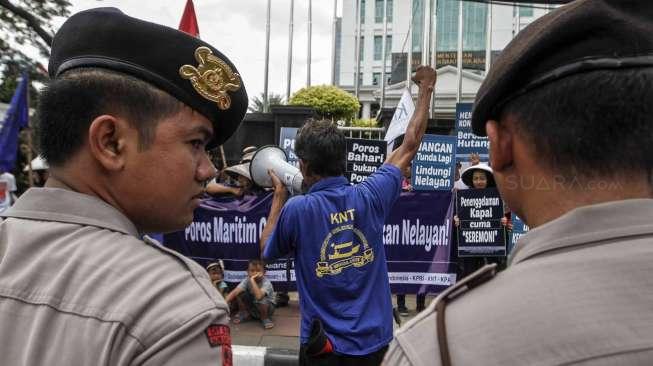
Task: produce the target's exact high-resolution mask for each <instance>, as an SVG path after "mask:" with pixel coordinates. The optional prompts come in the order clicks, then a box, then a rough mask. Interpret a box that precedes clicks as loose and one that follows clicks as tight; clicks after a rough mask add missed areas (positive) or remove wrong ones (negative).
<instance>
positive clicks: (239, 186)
mask: <svg viewBox="0 0 653 366" xmlns="http://www.w3.org/2000/svg"><path fill="white" fill-rule="evenodd" d="M255 152H256V146H248V147H246V148H244V149H243V155H242V158H241V160H240V163H239V164H237V165H233V166H230V167H228V168H226V169H224V174H226V175H228V176H229V177H231V178H232V179H234V180H235V181H236V186H230V185H227V184H222V183H218V182H217V181H216V179H213V180H212V181H211V182H209V184H207V185H206V193H208V194H210V195H212V196H217V195H223V194H232V195H234V196H236V197H242V196H243V195H244V194H248V193H252V192H253V191H255V188H256V185H255V184H254V182H253V181H252V177H251V176H250V174H249V163H250V162H251V161H252V157H253V156H254V153H255Z"/></svg>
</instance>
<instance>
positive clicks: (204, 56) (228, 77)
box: [179, 46, 240, 110]
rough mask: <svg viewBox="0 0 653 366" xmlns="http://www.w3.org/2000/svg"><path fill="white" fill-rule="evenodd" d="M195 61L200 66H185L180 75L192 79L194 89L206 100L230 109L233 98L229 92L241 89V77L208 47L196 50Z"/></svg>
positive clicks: (181, 68)
mask: <svg viewBox="0 0 653 366" xmlns="http://www.w3.org/2000/svg"><path fill="white" fill-rule="evenodd" d="M195 59H196V60H197V62H199V65H198V66H197V67H194V66H191V65H184V66H182V67H180V68H179V75H181V77H182V78H184V79H190V82H191V84H192V85H193V88H195V90H197V92H198V93H200V95H201V96H203V97H204V98H206V99H208V100H211V101H214V102H216V103H217V104H218V108H220V109H222V110H227V109H229V107H230V106H231V97H230V96H229V94H227V92H228V91H236V90H238V89H240V75H238V74H236V73H234V72H233V71H232V70H231V67H229V65H227V63H226V62H224V61H222V60H221V59H220V58H218V57H216V56H215V55H213V52H211V50H210V49H209V48H208V47H204V46H202V47H198V48H197V50H195Z"/></svg>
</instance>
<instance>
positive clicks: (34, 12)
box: [0, 0, 71, 193]
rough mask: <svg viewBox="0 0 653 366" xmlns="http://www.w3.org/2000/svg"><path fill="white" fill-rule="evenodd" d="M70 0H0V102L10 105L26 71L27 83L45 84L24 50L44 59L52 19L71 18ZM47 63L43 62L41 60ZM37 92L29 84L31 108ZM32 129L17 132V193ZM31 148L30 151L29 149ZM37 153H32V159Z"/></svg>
mask: <svg viewBox="0 0 653 366" xmlns="http://www.w3.org/2000/svg"><path fill="white" fill-rule="evenodd" d="M70 6H71V4H70V1H69V0H0V101H2V102H3V103H9V101H11V97H12V95H13V94H14V91H15V90H16V86H18V77H19V76H20V74H21V73H22V72H23V71H27V72H28V74H29V78H30V81H43V82H44V81H46V80H47V72H46V71H45V67H43V66H42V65H41V64H40V63H39V62H38V61H37V60H35V59H33V58H32V57H29V56H27V55H26V53H25V52H24V50H25V49H29V48H32V49H36V50H38V51H39V53H40V55H41V56H42V57H43V58H44V59H47V58H48V57H50V44H51V43H52V37H53V35H54V20H55V19H56V18H57V17H67V16H68V15H70ZM44 62H46V61H44ZM36 94H37V92H36V90H35V89H34V87H33V86H31V85H30V106H32V107H33V106H34V104H35V102H36V100H37V98H36ZM33 132H34V131H33V130H23V131H21V133H20V140H19V154H18V157H17V159H16V166H15V168H14V170H13V174H14V176H15V177H16V183H17V185H18V190H19V193H20V192H22V191H24V190H25V189H26V188H27V186H28V177H27V173H26V172H23V167H24V166H25V165H26V164H28V163H29V161H28V160H29V159H28V158H27V156H28V154H27V153H28V151H29V149H30V147H29V144H28V136H29V134H32V141H34V136H33ZM32 149H33V148H32ZM36 154H37V151H33V157H35V156H36Z"/></svg>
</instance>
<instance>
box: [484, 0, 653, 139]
mask: <svg viewBox="0 0 653 366" xmlns="http://www.w3.org/2000/svg"><path fill="white" fill-rule="evenodd" d="M635 67H653V4H652V2H651V0H577V1H574V2H572V3H570V4H568V5H565V6H562V7H560V8H558V9H556V10H554V11H552V12H550V13H549V14H547V15H545V16H543V17H541V18H539V19H538V20H536V21H535V22H533V23H531V24H530V25H529V26H528V27H526V28H525V29H524V30H523V31H521V32H519V33H518V34H517V36H516V37H515V39H513V40H512V42H510V43H509V44H508V46H506V48H505V49H504V50H503V51H502V52H501V54H500V55H499V57H498V58H497V60H496V62H495V63H494V64H493V65H492V67H491V68H490V72H489V73H488V75H487V77H486V78H485V81H484V82H483V84H482V85H481V87H480V88H479V90H478V93H477V94H476V101H475V103H474V109H473V112H472V129H473V131H474V133H475V134H476V135H479V136H485V123H486V122H487V121H488V120H490V119H498V118H499V116H500V114H501V109H502V108H503V107H504V106H505V105H506V103H508V102H509V101H511V100H513V99H515V98H516V97H518V96H521V95H524V94H526V93H528V92H529V91H532V90H534V89H537V88H539V87H541V86H543V85H546V84H549V83H552V82H555V81H556V80H560V79H562V78H564V77H567V76H570V75H574V74H578V73H583V72H588V71H593V70H606V69H622V68H635Z"/></svg>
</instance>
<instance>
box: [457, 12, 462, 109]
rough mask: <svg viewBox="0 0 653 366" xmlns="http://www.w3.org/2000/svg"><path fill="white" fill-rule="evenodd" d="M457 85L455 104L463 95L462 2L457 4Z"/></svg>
mask: <svg viewBox="0 0 653 366" xmlns="http://www.w3.org/2000/svg"><path fill="white" fill-rule="evenodd" d="M456 63H457V66H458V83H457V87H456V102H457V103H460V102H461V99H462V93H463V2H462V1H460V2H458V57H457V62H456Z"/></svg>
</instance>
